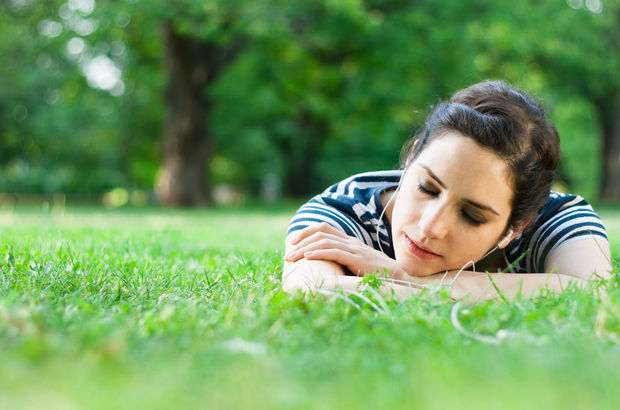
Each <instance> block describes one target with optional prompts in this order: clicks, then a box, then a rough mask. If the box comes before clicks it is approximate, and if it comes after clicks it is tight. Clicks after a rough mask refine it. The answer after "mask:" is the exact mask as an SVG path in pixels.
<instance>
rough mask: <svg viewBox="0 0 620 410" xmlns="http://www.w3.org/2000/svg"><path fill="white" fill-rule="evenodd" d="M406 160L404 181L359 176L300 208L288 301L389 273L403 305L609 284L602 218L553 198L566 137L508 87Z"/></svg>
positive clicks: (446, 108)
mask: <svg viewBox="0 0 620 410" xmlns="http://www.w3.org/2000/svg"><path fill="white" fill-rule="evenodd" d="M403 153H404V164H403V166H404V170H402V171H400V170H399V171H383V172H372V173H366V174H360V175H356V176H353V177H351V178H348V179H346V180H344V181H342V182H340V183H338V184H336V185H334V186H332V187H330V188H328V189H327V190H326V191H325V192H323V193H322V194H320V195H318V196H316V197H314V198H313V199H312V200H310V201H309V202H308V203H306V204H305V205H304V206H302V207H301V208H300V209H299V211H298V212H297V213H296V214H295V216H294V217H293V220H292V221H291V224H290V226H289V231H288V235H287V238H286V255H285V264H284V270H283V275H282V286H283V288H284V290H285V291H288V292H297V291H298V290H301V291H303V292H308V291H310V292H314V291H317V290H318V289H321V288H323V289H325V288H327V289H330V288H345V289H351V290H354V289H356V288H357V285H358V284H359V283H360V281H361V279H362V276H364V275H366V274H370V273H375V272H378V273H379V276H381V277H385V278H386V279H384V283H385V284H386V285H385V286H386V290H387V291H388V292H391V291H392V290H393V291H394V293H395V295H396V296H397V297H399V298H402V297H407V296H409V295H411V294H413V293H415V292H416V291H418V290H419V289H420V288H421V287H424V286H437V285H438V284H440V283H451V284H452V286H451V292H452V297H453V298H462V297H465V296H469V298H470V299H469V300H470V301H476V300H480V299H487V298H493V297H497V296H498V293H497V292H498V291H499V292H501V294H502V295H503V296H504V297H511V296H515V295H517V294H518V293H521V294H523V295H527V294H530V293H532V292H534V291H536V290H537V289H540V288H543V287H549V288H551V289H554V290H561V289H563V288H564V287H565V286H566V285H567V284H568V282H569V281H576V282H578V283H580V284H581V283H585V280H587V279H590V278H592V277H593V276H594V275H597V276H599V277H604V278H606V277H608V276H609V275H610V273H609V272H610V270H611V263H610V252H609V243H608V241H607V236H606V232H605V228H604V227H603V225H602V223H601V221H600V219H599V217H598V215H596V213H595V212H594V211H593V210H592V208H591V207H590V206H589V205H588V204H587V203H586V202H585V201H584V200H583V198H581V197H579V196H575V195H566V194H559V193H555V192H551V191H550V187H551V182H552V180H553V174H554V169H555V167H556V166H557V164H558V161H559V157H560V151H559V138H558V135H557V132H556V130H555V128H554V127H553V125H552V124H551V123H550V122H549V121H548V120H547V119H546V118H545V115H544V113H543V111H542V108H541V107H540V106H539V105H538V104H537V103H536V102H534V101H533V100H532V99H531V98H530V97H529V96H527V95H526V94H525V93H523V92H522V91H519V90H515V89H514V88H512V87H510V86H508V85H507V84H505V83H503V82H483V83H479V84H475V85H473V86H471V87H468V88H466V89H464V90H461V91H458V92H457V93H456V94H454V96H453V97H452V98H451V99H450V101H449V102H447V103H444V104H441V105H440V106H438V107H437V108H436V109H435V110H434V111H433V112H432V113H431V114H430V115H429V117H428V118H427V120H426V122H425V126H424V129H423V131H422V132H421V133H420V134H419V136H418V137H417V138H414V140H413V143H411V144H408V145H406V148H404V149H403ZM465 268H471V269H473V270H464V269H465ZM485 272H489V274H487V273H485ZM502 272H510V273H502ZM524 273H527V275H524ZM489 275H490V277H489ZM491 280H492V282H491Z"/></svg>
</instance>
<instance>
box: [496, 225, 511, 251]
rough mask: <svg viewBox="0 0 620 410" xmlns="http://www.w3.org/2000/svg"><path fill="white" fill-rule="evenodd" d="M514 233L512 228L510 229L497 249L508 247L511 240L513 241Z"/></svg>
mask: <svg viewBox="0 0 620 410" xmlns="http://www.w3.org/2000/svg"><path fill="white" fill-rule="evenodd" d="M513 233H514V231H513V230H512V227H510V228H508V233H506V236H504V237H503V238H502V239H501V240H500V241H499V242H498V243H497V247H498V248H501V247H502V246H506V245H507V244H508V242H510V240H511V239H512V234H513Z"/></svg>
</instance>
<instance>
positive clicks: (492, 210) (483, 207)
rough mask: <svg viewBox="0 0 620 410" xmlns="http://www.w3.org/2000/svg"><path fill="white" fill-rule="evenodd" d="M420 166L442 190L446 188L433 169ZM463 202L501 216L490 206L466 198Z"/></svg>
mask: <svg viewBox="0 0 620 410" xmlns="http://www.w3.org/2000/svg"><path fill="white" fill-rule="evenodd" d="M419 165H420V167H422V168H424V169H425V170H426V172H428V175H429V176H430V177H431V178H432V179H434V180H435V182H437V183H438V184H439V185H440V186H441V187H442V188H444V189H445V188H446V184H444V183H443V181H442V180H441V179H439V177H438V176H437V175H435V173H434V172H433V171H431V169H430V168H429V167H427V166H426V165H423V164H419ZM463 202H465V203H467V204H469V205H472V206H474V207H476V208H479V209H482V210H484V211H491V212H493V213H494V214H495V215H498V216H499V213H498V212H497V211H496V210H495V209H493V208H491V207H490V206H488V205H484V204H481V203H479V202H476V201H472V200H471V199H466V198H464V199H463Z"/></svg>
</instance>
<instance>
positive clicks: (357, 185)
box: [322, 170, 402, 196]
mask: <svg viewBox="0 0 620 410" xmlns="http://www.w3.org/2000/svg"><path fill="white" fill-rule="evenodd" d="M401 175H402V171H401V170H393V171H373V172H364V173H361V174H356V175H353V176H350V177H349V178H347V179H344V180H342V181H340V182H338V183H336V184H334V185H332V186H330V187H329V188H327V189H326V190H325V191H324V192H323V194H322V195H323V196H325V195H327V196H333V194H338V195H345V196H351V195H352V194H353V193H354V192H355V190H361V191H367V190H372V189H374V188H376V187H382V186H386V185H392V184H398V181H400V177H401Z"/></svg>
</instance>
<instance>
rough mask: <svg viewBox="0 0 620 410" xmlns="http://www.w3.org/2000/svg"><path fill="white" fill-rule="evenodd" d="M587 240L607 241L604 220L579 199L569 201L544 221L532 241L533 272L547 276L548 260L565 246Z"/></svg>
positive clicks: (578, 197) (572, 198) (571, 197)
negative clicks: (545, 273) (576, 241)
mask: <svg viewBox="0 0 620 410" xmlns="http://www.w3.org/2000/svg"><path fill="white" fill-rule="evenodd" d="M584 238H602V239H604V240H606V241H607V240H608V239H607V232H606V230H605V226H604V225H603V222H602V221H601V218H600V217H599V216H598V215H597V214H596V212H594V210H593V209H592V207H591V206H590V204H588V203H587V202H586V201H585V200H584V199H583V198H581V197H580V196H573V195H571V196H570V199H569V200H568V201H567V202H566V203H564V204H563V205H562V206H561V207H560V208H559V209H557V210H555V211H554V212H553V213H552V215H549V216H548V217H547V218H545V220H544V222H543V223H541V224H540V225H539V226H538V227H537V229H536V231H535V232H534V234H533V235H532V238H531V240H530V249H531V265H532V266H530V267H528V268H533V270H531V271H530V272H544V271H545V265H546V262H547V259H548V258H549V256H550V255H551V254H552V253H553V252H555V251H556V250H558V249H559V248H561V247H562V246H564V245H566V244H568V243H570V242H572V241H575V240H578V239H584Z"/></svg>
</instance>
